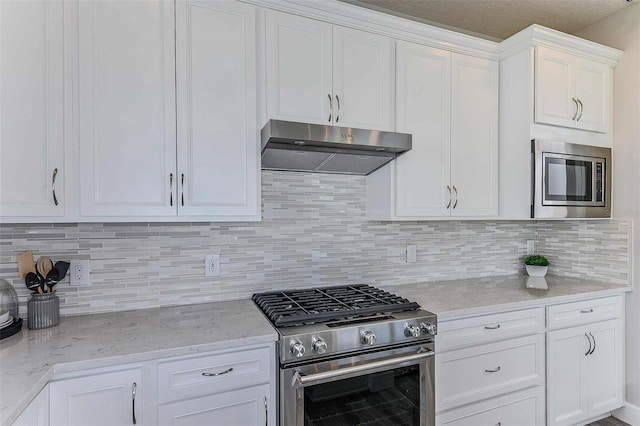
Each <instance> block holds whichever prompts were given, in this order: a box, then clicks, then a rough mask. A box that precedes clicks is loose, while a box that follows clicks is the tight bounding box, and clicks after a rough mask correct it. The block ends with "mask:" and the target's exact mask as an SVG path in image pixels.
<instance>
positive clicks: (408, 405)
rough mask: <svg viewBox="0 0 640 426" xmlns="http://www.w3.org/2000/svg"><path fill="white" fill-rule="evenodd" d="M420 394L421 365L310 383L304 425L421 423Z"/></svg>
mask: <svg viewBox="0 0 640 426" xmlns="http://www.w3.org/2000/svg"><path fill="white" fill-rule="evenodd" d="M423 391H424V390H423ZM420 394H421V391H420V366H419V365H413V366H408V367H403V368H397V369H395V370H387V371H382V372H379V373H372V374H367V375H364V376H357V377H351V378H348V379H341V380H337V381H333V382H329V383H323V384H319V385H314V386H308V387H306V388H304V418H305V419H304V424H305V426H343V425H344V426H354V425H376V426H383V425H389V426H414V425H415V426H419V425H420Z"/></svg>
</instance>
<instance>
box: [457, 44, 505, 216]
mask: <svg viewBox="0 0 640 426" xmlns="http://www.w3.org/2000/svg"><path fill="white" fill-rule="evenodd" d="M451 64H452V65H451V69H452V78H451V83H452V84H451V189H452V190H453V198H452V200H453V201H452V202H453V204H452V205H451V215H452V216H495V215H497V214H498V84H499V83H498V63H497V62H495V61H490V60H486V59H480V58H473V57H471V56H467V55H460V54H457V53H454V54H452V61H451Z"/></svg>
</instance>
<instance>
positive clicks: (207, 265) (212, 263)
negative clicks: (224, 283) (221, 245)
mask: <svg viewBox="0 0 640 426" xmlns="http://www.w3.org/2000/svg"><path fill="white" fill-rule="evenodd" d="M204 275H205V276H207V277H219V276H220V255H219V254H208V255H206V256H205V257H204Z"/></svg>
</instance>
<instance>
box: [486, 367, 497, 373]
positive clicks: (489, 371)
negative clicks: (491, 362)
mask: <svg viewBox="0 0 640 426" xmlns="http://www.w3.org/2000/svg"><path fill="white" fill-rule="evenodd" d="M498 371H500V367H499V366H498V367H496V368H494V369H493V370H484V372H485V373H497V372H498Z"/></svg>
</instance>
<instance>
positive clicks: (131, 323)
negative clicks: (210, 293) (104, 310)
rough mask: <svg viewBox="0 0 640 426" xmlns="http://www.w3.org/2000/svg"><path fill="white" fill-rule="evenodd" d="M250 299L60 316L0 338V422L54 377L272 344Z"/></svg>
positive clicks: (6, 421) (273, 334)
mask: <svg viewBox="0 0 640 426" xmlns="http://www.w3.org/2000/svg"><path fill="white" fill-rule="evenodd" d="M277 338H278V334H277V333H276V331H275V330H274V329H273V328H272V327H271V325H270V323H269V321H268V320H267V319H266V318H265V317H264V316H263V315H262V313H260V311H259V310H258V308H257V307H256V306H255V305H254V303H253V302H252V301H250V300H237V301H228V302H218V303H207V304H199V305H188V306H176V307H166V308H154V309H145V310H139V311H128V312H114V313H108V314H98V315H84V316H76V317H62V318H61V319H60V324H58V325H57V326H56V327H51V328H47V329H43V330H28V329H27V327H26V325H25V326H23V329H22V331H21V332H20V333H18V334H16V335H14V336H11V337H9V338H7V339H4V340H1V341H0V424H2V425H10V424H11V423H12V422H13V421H15V419H16V418H17V417H18V416H19V415H20V413H21V412H22V411H23V410H24V409H25V408H26V407H27V406H28V405H29V403H30V402H31V401H32V400H33V399H34V398H35V397H36V395H37V394H38V393H39V392H40V390H42V388H44V386H45V385H46V384H47V382H48V381H49V380H50V379H51V377H52V376H53V375H54V374H57V373H67V372H72V371H78V370H84V369H89V368H98V367H106V366H112V365H118V364H125V363H130V362H140V361H147V360H151V359H156V358H164V357H172V356H179V355H186V354H191V353H198V352H207V351H214V350H218V349H227V348H233V347H238V346H247V345H253V344H260V343H269V342H275V341H276V340H277Z"/></svg>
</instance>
